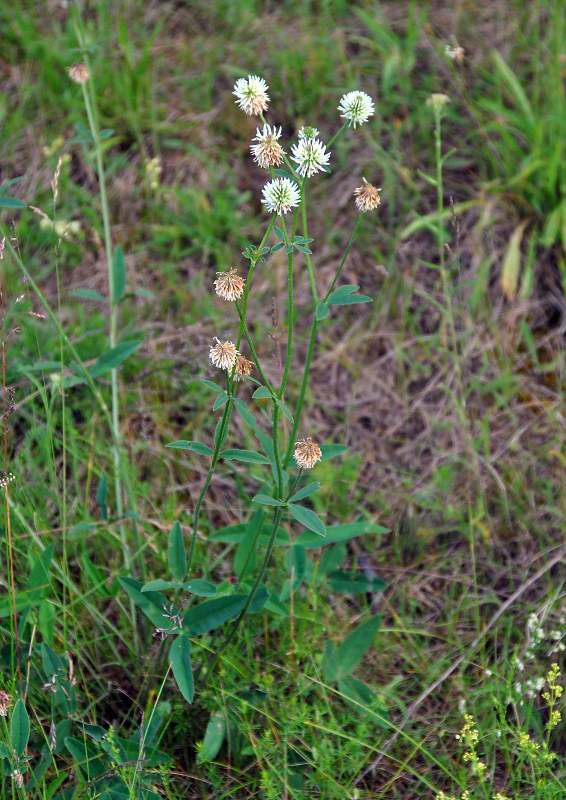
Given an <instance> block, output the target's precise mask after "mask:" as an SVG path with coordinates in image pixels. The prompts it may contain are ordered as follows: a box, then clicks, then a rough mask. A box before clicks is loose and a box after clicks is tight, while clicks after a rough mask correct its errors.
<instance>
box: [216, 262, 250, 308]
mask: <svg viewBox="0 0 566 800" xmlns="http://www.w3.org/2000/svg"><path fill="white" fill-rule="evenodd" d="M217 275H218V278H217V279H216V280H215V281H214V288H215V291H216V294H217V295H218V297H221V298H222V299H223V300H232V301H233V300H237V299H238V298H239V297H241V296H242V295H243V293H244V279H243V278H241V277H240V276H239V275H238V273H237V272H236V270H235V269H231V270H228V272H218V273H217Z"/></svg>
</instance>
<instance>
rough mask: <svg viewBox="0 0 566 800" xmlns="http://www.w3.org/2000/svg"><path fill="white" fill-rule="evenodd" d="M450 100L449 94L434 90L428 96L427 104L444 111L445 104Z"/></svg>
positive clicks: (436, 109) (435, 109)
mask: <svg viewBox="0 0 566 800" xmlns="http://www.w3.org/2000/svg"><path fill="white" fill-rule="evenodd" d="M449 102H450V98H449V97H448V95H447V94H442V93H441V92H434V93H433V94H431V96H430V97H429V98H427V101H426V104H427V106H430V107H431V108H432V109H433V110H434V111H442V109H443V108H444V106H445V105H446V104H447V103H449Z"/></svg>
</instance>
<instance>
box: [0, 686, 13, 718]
mask: <svg viewBox="0 0 566 800" xmlns="http://www.w3.org/2000/svg"><path fill="white" fill-rule="evenodd" d="M11 705H12V695H11V694H8V692H5V691H4V690H3V689H0V717H7V716H8V711H9V709H10V706H11Z"/></svg>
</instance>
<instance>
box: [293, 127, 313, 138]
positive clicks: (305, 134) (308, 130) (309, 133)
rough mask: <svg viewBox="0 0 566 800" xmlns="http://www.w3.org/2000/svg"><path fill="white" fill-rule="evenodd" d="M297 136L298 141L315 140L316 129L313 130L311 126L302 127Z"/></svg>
mask: <svg viewBox="0 0 566 800" xmlns="http://www.w3.org/2000/svg"><path fill="white" fill-rule="evenodd" d="M297 136H298V137H299V139H316V138H318V128H313V127H312V125H303V126H302V128H301V129H300V130H299V132H298V134H297Z"/></svg>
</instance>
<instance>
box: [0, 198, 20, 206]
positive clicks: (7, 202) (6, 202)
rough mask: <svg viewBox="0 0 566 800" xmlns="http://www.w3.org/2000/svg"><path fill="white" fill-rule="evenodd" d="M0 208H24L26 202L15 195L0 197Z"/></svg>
mask: <svg viewBox="0 0 566 800" xmlns="http://www.w3.org/2000/svg"><path fill="white" fill-rule="evenodd" d="M0 208H26V204H25V203H22V201H21V200H18V198H17V197H6V196H3V197H0Z"/></svg>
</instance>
